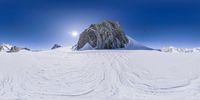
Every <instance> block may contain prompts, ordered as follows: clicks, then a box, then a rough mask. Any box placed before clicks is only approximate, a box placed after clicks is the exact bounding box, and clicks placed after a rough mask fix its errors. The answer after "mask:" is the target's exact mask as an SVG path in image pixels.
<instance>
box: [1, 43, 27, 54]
mask: <svg viewBox="0 0 200 100" xmlns="http://www.w3.org/2000/svg"><path fill="white" fill-rule="evenodd" d="M21 50H23V51H24V50H25V51H30V49H28V48H21V47H17V46H13V45H10V44H1V45H0V52H8V53H11V52H19V51H21Z"/></svg>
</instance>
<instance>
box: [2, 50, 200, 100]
mask: <svg viewBox="0 0 200 100" xmlns="http://www.w3.org/2000/svg"><path fill="white" fill-rule="evenodd" d="M199 59H200V54H199V53H164V52H159V51H148V50H135V51H134V50H87V51H71V50H70V49H68V48H58V49H56V50H49V51H41V52H18V53H0V100H200V78H199V76H200V62H199Z"/></svg>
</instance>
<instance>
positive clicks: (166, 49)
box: [160, 46, 200, 53]
mask: <svg viewBox="0 0 200 100" xmlns="http://www.w3.org/2000/svg"><path fill="white" fill-rule="evenodd" d="M160 51H162V52H170V53H173V52H180V53H192V52H200V48H176V47H173V46H170V47H163V48H161V49H160Z"/></svg>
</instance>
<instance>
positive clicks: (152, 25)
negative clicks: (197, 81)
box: [0, 0, 200, 49]
mask: <svg viewBox="0 0 200 100" xmlns="http://www.w3.org/2000/svg"><path fill="white" fill-rule="evenodd" d="M103 20H113V21H118V22H120V24H121V25H122V27H123V29H124V31H125V32H126V34H128V35H130V36H131V37H133V38H134V39H136V40H138V41H140V42H141V43H143V44H145V45H147V46H150V47H154V48H160V47H163V46H176V47H200V2H198V0H195V1H194V0H1V1H0V43H9V44H14V45H18V46H23V47H29V48H32V49H47V48H50V47H51V46H52V45H53V44H55V43H58V44H61V45H64V46H68V45H73V44H75V43H76V42H77V40H78V37H76V38H74V37H72V36H71V35H70V33H71V32H72V31H77V32H79V33H80V32H82V31H83V30H84V29H85V28H87V27H88V26H89V25H90V24H92V23H99V22H101V21H103Z"/></svg>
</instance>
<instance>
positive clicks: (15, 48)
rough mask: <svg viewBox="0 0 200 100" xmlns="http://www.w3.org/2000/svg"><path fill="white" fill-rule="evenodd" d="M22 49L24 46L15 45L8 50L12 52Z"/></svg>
mask: <svg viewBox="0 0 200 100" xmlns="http://www.w3.org/2000/svg"><path fill="white" fill-rule="evenodd" d="M20 50H22V48H19V47H16V46H13V47H12V48H11V49H10V51H8V52H9V53H11V52H19V51H20Z"/></svg>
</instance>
